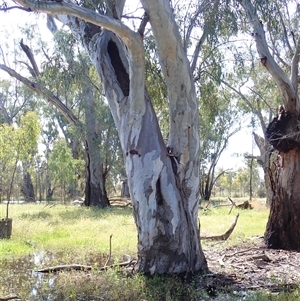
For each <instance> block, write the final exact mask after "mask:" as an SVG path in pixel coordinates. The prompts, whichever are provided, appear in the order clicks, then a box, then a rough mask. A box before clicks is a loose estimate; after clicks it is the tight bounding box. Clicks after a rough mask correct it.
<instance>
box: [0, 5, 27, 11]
mask: <svg viewBox="0 0 300 301" xmlns="http://www.w3.org/2000/svg"><path fill="white" fill-rule="evenodd" d="M11 9H21V10H24V11H27V12H32V10H31V8H30V7H27V8H26V7H23V6H10V7H4V8H3V7H1V8H0V11H8V10H11Z"/></svg>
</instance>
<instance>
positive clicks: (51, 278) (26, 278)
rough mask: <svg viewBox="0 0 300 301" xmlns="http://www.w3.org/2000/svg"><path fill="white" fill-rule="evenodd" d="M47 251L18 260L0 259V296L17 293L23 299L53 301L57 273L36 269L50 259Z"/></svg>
mask: <svg viewBox="0 0 300 301" xmlns="http://www.w3.org/2000/svg"><path fill="white" fill-rule="evenodd" d="M50 256H51V255H49V254H46V253H45V252H36V253H34V254H33V255H31V256H26V257H23V258H21V259H18V260H10V259H4V260H0V275H1V277H0V297H2V296H6V295H10V294H11V295H17V296H19V297H20V298H22V299H25V300H30V301H36V300H48V301H53V300H55V297H54V295H53V293H54V284H55V278H56V276H55V275H53V274H52V275H51V274H50V275H49V274H42V273H37V272H35V270H36V269H37V268H39V267H41V266H42V265H44V264H45V263H46V262H47V261H49V259H50Z"/></svg>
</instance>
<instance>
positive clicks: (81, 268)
mask: <svg viewBox="0 0 300 301" xmlns="http://www.w3.org/2000/svg"><path fill="white" fill-rule="evenodd" d="M135 263H136V261H135V260H132V259H130V260H128V261H124V262H120V263H116V264H112V265H107V266H106V265H105V266H103V267H101V268H99V270H100V271H105V270H108V269H112V268H116V267H124V266H128V265H132V264H135ZM93 268H95V267H92V266H90V265H82V264H64V265H56V266H53V267H47V268H43V269H38V270H35V272H37V273H57V272H62V271H90V270H92V269H93ZM0 301H1V299H0Z"/></svg>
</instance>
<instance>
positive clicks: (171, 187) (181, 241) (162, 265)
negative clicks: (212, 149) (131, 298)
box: [92, 31, 206, 274]
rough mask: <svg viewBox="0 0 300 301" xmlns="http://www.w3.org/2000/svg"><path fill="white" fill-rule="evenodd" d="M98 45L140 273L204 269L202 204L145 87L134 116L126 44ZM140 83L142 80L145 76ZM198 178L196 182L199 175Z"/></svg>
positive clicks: (105, 40)
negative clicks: (168, 145) (169, 143)
mask: <svg viewBox="0 0 300 301" xmlns="http://www.w3.org/2000/svg"><path fill="white" fill-rule="evenodd" d="M97 44H98V45H99V46H98V51H95V52H94V54H93V55H92V57H93V61H94V62H100V64H99V63H98V64H96V66H97V67H98V71H99V74H100V76H101V78H102V81H103V82H104V83H105V88H106V95H107V98H108V100H109V104H110V106H111V108H112V113H113V116H114V119H115V122H116V125H117V127H118V131H119V134H120V137H121V145H122V149H123V153H124V158H125V167H126V173H127V177H128V185H129V189H130V196H131V200H132V204H133V210H134V218H135V222H136V226H137V230H138V263H137V266H136V267H137V269H138V270H139V271H142V272H144V273H150V274H153V273H182V272H194V271H199V270H202V269H205V268H206V261H205V258H204V255H203V253H202V250H201V245H200V236H199V229H198V226H197V225H198V198H197V195H196V194H192V193H193V191H192V190H191V188H190V187H189V186H188V185H187V183H186V182H185V181H182V180H181V174H180V170H179V169H180V166H179V164H178V162H177V161H176V160H177V159H176V158H174V157H173V156H170V153H169V152H168V150H167V148H166V145H165V143H164V140H163V137H162V135H161V131H160V129H159V126H158V121H157V118H156V115H155V112H154V110H153V108H152V105H151V102H150V99H149V97H148V94H147V92H146V91H145V90H144V88H143V87H144V83H143V82H142V83H140V87H142V88H143V91H138V90H135V93H136V94H140V95H141V97H142V98H139V105H140V107H139V106H138V107H136V109H137V110H138V111H137V112H134V111H131V110H130V109H131V108H130V107H131V106H132V102H134V100H132V99H130V97H128V96H129V94H130V86H131V82H130V79H129V75H128V73H127V71H126V70H128V65H127V66H126V61H125V60H124V61H123V62H124V65H123V63H122V59H124V58H125V57H126V56H125V54H126V52H125V50H124V46H122V45H123V44H122V43H121V42H120V41H119V40H118V38H117V37H116V36H115V35H114V34H112V33H110V32H107V31H106V32H105V33H103V34H102V35H101V37H100V38H99V40H98V43H97ZM140 72H141V71H140ZM136 77H142V79H143V75H140V76H139V74H137V75H136ZM136 81H137V80H136ZM115 82H119V86H116V85H115ZM135 89H141V88H138V87H136V88H135ZM117 93H118V94H117ZM116 104H119V105H118V106H119V107H118V109H116ZM139 110H141V111H139ZM119 112H122V113H123V115H122V116H120V113H119ZM120 117H122V118H120ZM191 136H192V134H191ZM194 159H195V160H197V159H196V158H194ZM190 167H191V166H190ZM194 173H195V176H196V175H197V174H198V170H194ZM193 176H194V174H193V173H192V175H191V177H193Z"/></svg>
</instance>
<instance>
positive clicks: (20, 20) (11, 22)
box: [0, 0, 259, 170]
mask: <svg viewBox="0 0 300 301" xmlns="http://www.w3.org/2000/svg"><path fill="white" fill-rule="evenodd" d="M130 1H132V2H130V4H131V5H130V7H128V8H126V9H127V11H135V10H136V9H137V8H138V6H139V5H138V0H130ZM127 2H128V1H127ZM32 18H34V19H37V20H39V30H40V31H41V32H42V33H43V34H44V35H47V36H49V38H50V37H51V33H50V32H49V31H48V29H47V26H46V18H45V15H37V14H34V13H28V12H25V11H22V10H11V11H9V12H6V13H4V12H0V46H1V47H2V49H3V51H4V53H5V42H7V41H10V42H13V40H14V39H16V40H17V41H19V40H20V39H21V38H22V36H21V34H20V30H19V26H22V27H23V26H24V25H25V24H26V23H27V22H30V21H31V20H32ZM4 27H5V28H9V36H8V37H6V36H4V34H3V31H2V29H3V28H4ZM0 63H2V57H1V55H0ZM5 76H6V74H4V72H3V71H1V70H0V78H3V77H5ZM247 123H248V124H250V120H249V122H248V121H245V122H244V125H246V126H247V125H248V124H247ZM252 150H253V154H254V155H258V154H259V150H258V148H257V147H256V145H255V143H254V142H253V136H252V129H251V128H247V127H244V128H243V129H242V130H241V131H239V132H238V133H236V134H235V135H234V136H232V137H231V138H230V140H229V144H228V147H227V149H226V150H225V151H224V153H223V155H222V156H221V158H220V160H219V163H218V167H219V168H224V169H231V170H237V169H238V168H239V167H241V166H244V162H243V156H242V154H243V153H246V152H248V153H251V152H252ZM237 154H239V156H237Z"/></svg>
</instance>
